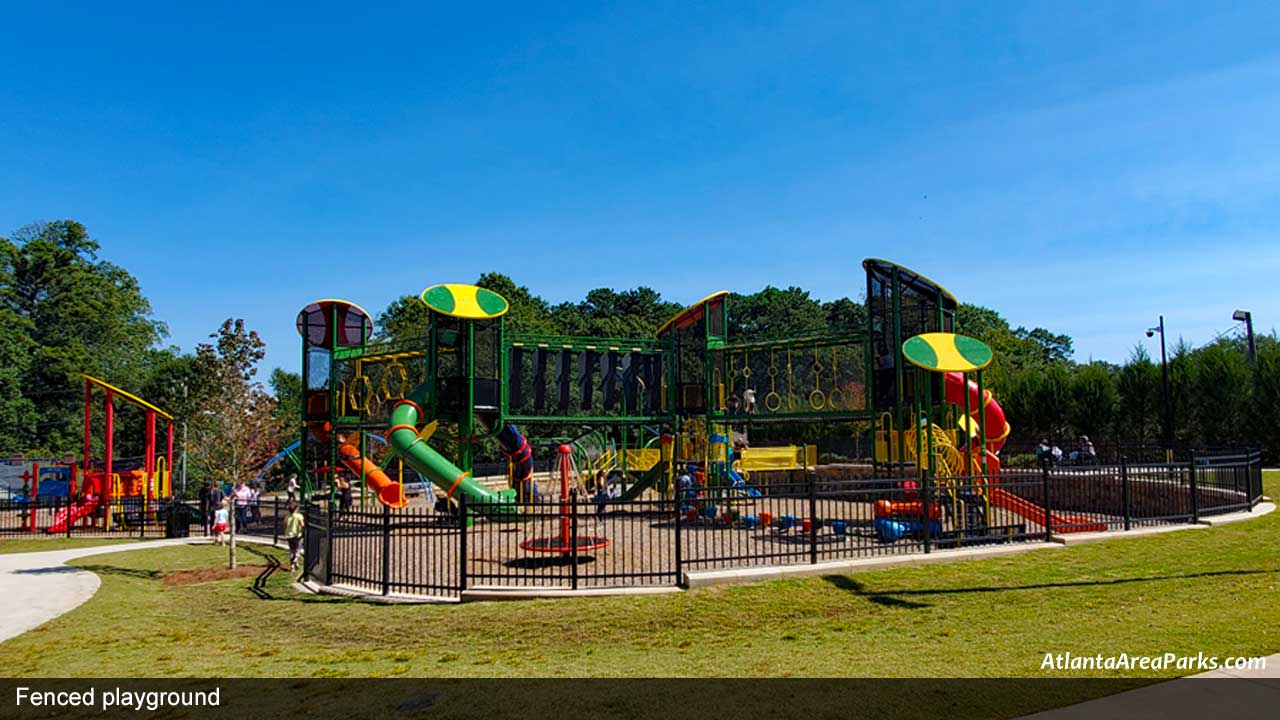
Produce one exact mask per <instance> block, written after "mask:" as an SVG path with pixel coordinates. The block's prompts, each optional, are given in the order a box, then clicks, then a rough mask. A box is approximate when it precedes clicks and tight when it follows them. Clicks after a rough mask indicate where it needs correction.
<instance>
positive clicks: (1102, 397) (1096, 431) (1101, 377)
mask: <svg viewBox="0 0 1280 720" xmlns="http://www.w3.org/2000/svg"><path fill="white" fill-rule="evenodd" d="M1071 397H1072V410H1073V412H1072V416H1071V426H1072V428H1073V429H1074V430H1075V434H1077V435H1088V436H1089V437H1090V438H1091V439H1100V438H1101V437H1103V436H1104V435H1105V434H1106V433H1108V432H1110V430H1111V427H1112V423H1113V422H1114V421H1115V414H1116V405H1117V404H1118V403H1119V395H1118V393H1117V392H1116V379H1115V376H1114V374H1113V373H1112V369H1111V368H1110V367H1108V366H1107V365H1105V364H1103V363H1097V362H1095V363H1089V364H1088V365H1082V366H1080V367H1079V368H1078V369H1077V370H1076V372H1075V374H1074V375H1073V376H1072V379H1071Z"/></svg>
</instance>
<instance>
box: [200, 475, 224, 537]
mask: <svg viewBox="0 0 1280 720" xmlns="http://www.w3.org/2000/svg"><path fill="white" fill-rule="evenodd" d="M205 484H206V485H208V486H209V509H208V511H206V512H205V515H204V534H205V535H208V534H209V533H210V531H211V530H212V529H213V520H214V518H213V516H214V514H216V513H217V512H218V508H220V507H222V501H223V500H225V499H226V494H225V493H223V492H222V483H217V482H210V481H208V480H206V481H205Z"/></svg>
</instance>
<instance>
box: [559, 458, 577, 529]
mask: <svg viewBox="0 0 1280 720" xmlns="http://www.w3.org/2000/svg"><path fill="white" fill-rule="evenodd" d="M559 450H560V547H562V548H567V547H571V545H570V543H572V542H573V541H574V540H573V537H572V535H573V532H572V530H571V529H570V527H569V454H570V453H572V452H573V449H572V448H570V447H569V446H568V445H561V446H560V448H559Z"/></svg>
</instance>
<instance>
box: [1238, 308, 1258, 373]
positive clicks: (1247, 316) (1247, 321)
mask: <svg viewBox="0 0 1280 720" xmlns="http://www.w3.org/2000/svg"><path fill="white" fill-rule="evenodd" d="M1231 319H1232V320H1235V321H1236V322H1242V323H1244V335H1245V340H1246V343H1247V344H1246V346H1245V347H1246V352H1247V353H1248V356H1249V362H1257V360H1258V346H1257V345H1256V344H1255V343H1254V341H1253V313H1251V312H1249V311H1248V310H1237V311H1235V312H1234V313H1232V314H1231Z"/></svg>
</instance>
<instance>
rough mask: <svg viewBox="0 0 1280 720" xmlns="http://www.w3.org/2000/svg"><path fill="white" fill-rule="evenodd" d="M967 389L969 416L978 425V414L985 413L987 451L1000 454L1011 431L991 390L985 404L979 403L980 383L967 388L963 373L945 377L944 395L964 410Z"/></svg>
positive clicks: (985, 393)
mask: <svg viewBox="0 0 1280 720" xmlns="http://www.w3.org/2000/svg"><path fill="white" fill-rule="evenodd" d="M966 389H967V390H968V393H969V416H970V417H971V418H973V421H974V422H975V423H976V422H977V421H978V413H979V412H983V414H984V415H985V417H984V419H985V421H986V431H987V449H988V450H990V451H991V452H1000V448H1002V447H1004V441H1005V440H1007V439H1008V438H1009V431H1010V428H1009V422H1008V421H1007V420H1005V418H1004V410H1003V409H1002V408H1001V407H1000V403H998V402H996V399H995V397H993V396H992V395H991V391H990V390H985V391H984V392H983V395H985V396H986V397H985V398H983V402H979V397H978V383H976V382H973V381H972V380H970V381H969V383H968V388H966V387H965V382H964V374H963V373H958V372H949V373H947V374H946V375H945V379H944V381H943V393H944V394H945V396H946V400H947V402H949V403H951V404H952V405H955V406H956V407H958V408H963V407H964V402H965V400H964V397H965V391H966Z"/></svg>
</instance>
